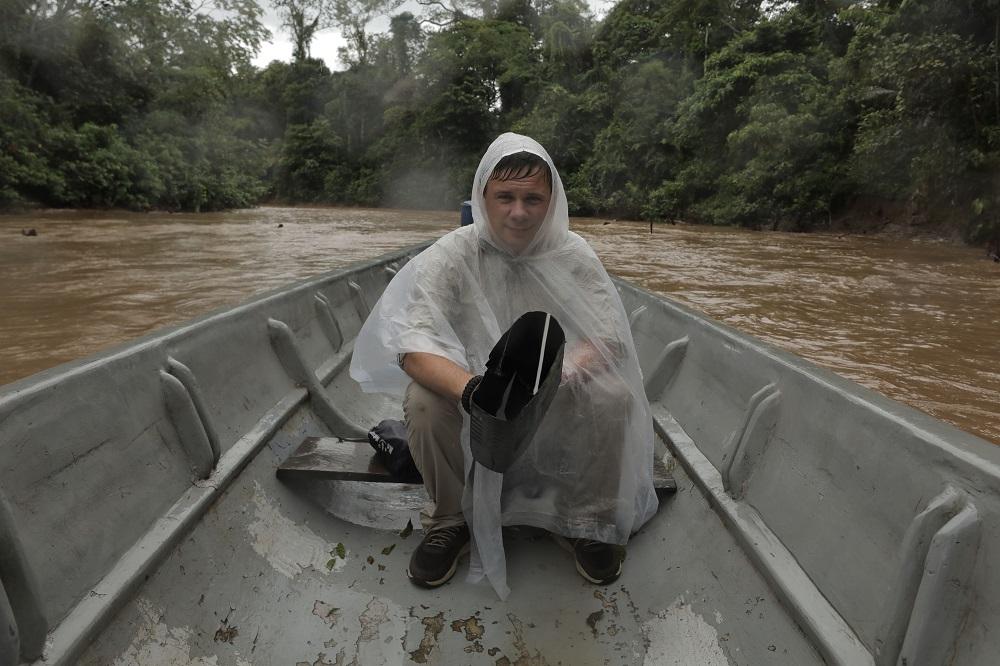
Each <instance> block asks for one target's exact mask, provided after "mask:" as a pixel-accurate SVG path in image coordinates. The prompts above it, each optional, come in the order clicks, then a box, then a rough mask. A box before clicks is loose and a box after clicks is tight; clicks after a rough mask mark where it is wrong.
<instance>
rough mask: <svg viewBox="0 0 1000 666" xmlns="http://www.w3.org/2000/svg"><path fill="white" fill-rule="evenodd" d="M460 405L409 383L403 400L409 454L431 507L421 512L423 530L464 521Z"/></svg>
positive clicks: (414, 383) (463, 464)
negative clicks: (418, 471)
mask: <svg viewBox="0 0 1000 666" xmlns="http://www.w3.org/2000/svg"><path fill="white" fill-rule="evenodd" d="M460 409H461V407H460V406H459V405H458V403H454V402H452V401H451V400H449V399H448V398H445V397H443V396H440V395H438V394H437V393H434V392H433V391H431V390H429V389H426V388H424V387H423V386H421V385H420V384H418V383H416V382H411V383H410V385H409V386H408V387H407V389H406V396H405V397H404V399H403V414H404V415H405V419H406V432H407V435H408V436H409V446H410V454H411V455H412V456H413V462H414V463H416V465H417V469H419V470H420V474H421V475H422V476H423V477H424V487H425V488H427V494H428V495H430V497H431V504H430V506H428V507H426V508H425V509H424V510H423V511H421V512H420V520H421V523H422V524H423V527H424V529H425V530H430V529H434V528H438V527H448V526H451V525H458V524H461V523H464V522H465V516H464V515H463V514H462V493H463V491H464V490H465V458H464V456H463V454H462V441H461V437H462V413H461V412H460V411H459V410H460Z"/></svg>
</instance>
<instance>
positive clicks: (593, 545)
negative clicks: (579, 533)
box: [576, 539, 606, 550]
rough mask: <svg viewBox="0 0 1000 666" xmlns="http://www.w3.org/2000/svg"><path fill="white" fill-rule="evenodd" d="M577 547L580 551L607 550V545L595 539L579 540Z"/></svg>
mask: <svg viewBox="0 0 1000 666" xmlns="http://www.w3.org/2000/svg"><path fill="white" fill-rule="evenodd" d="M576 547H577V548H578V549H580V550H596V549H598V548H605V547H606V545H605V544H603V543H601V542H600V541H594V540H593V539H577V540H576Z"/></svg>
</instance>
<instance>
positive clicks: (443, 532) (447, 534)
mask: <svg viewBox="0 0 1000 666" xmlns="http://www.w3.org/2000/svg"><path fill="white" fill-rule="evenodd" d="M463 527H464V526H463V525H453V526H452V527H442V528H441V529H439V530H434V531H433V532H431V533H430V534H428V535H427V540H426V541H424V545H426V546H427V547H428V548H439V549H441V550H444V549H445V548H447V547H448V546H449V545H450V544H451V542H452V540H453V539H454V538H455V537H457V536H458V534H459V532H461V531H462V528H463Z"/></svg>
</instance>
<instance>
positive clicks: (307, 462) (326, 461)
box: [277, 437, 677, 497]
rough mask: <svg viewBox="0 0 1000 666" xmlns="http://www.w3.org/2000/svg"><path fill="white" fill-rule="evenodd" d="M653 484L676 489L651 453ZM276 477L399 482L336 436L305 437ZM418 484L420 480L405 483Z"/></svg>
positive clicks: (661, 492) (361, 446)
mask: <svg viewBox="0 0 1000 666" xmlns="http://www.w3.org/2000/svg"><path fill="white" fill-rule="evenodd" d="M653 460H654V461H653V487H654V488H655V489H656V494H657V496H658V497H664V496H666V495H672V494H673V493H675V492H677V482H676V481H674V477H673V476H672V475H671V474H670V472H669V471H668V470H667V467H666V465H665V464H664V463H663V460H662V459H661V458H660V457H658V456H654V459H653ZM277 476H278V478H279V479H282V480H286V481H291V480H296V479H297V480H306V479H310V480H318V479H325V480H328V481H365V482H369V483H399V482H398V481H397V480H396V479H395V478H393V476H392V475H391V474H390V473H389V470H387V469H386V468H385V466H384V465H382V463H381V462H379V460H378V458H377V457H376V456H375V455H374V452H373V451H372V448H371V446H369V445H368V442H367V441H361V442H358V441H352V440H345V439H341V438H339V437H306V438H305V439H304V440H303V441H302V443H301V444H300V445H299V446H298V448H297V449H295V451H294V452H293V453H292V455H290V456H289V457H288V458H287V459H286V460H285V462H283V463H281V465H279V466H278V470H277ZM406 485H420V484H406Z"/></svg>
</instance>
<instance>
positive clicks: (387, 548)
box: [382, 544, 396, 555]
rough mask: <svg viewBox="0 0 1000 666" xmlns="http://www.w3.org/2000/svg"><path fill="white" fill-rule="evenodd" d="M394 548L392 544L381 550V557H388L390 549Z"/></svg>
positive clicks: (394, 545)
mask: <svg viewBox="0 0 1000 666" xmlns="http://www.w3.org/2000/svg"><path fill="white" fill-rule="evenodd" d="M395 547H396V544H392V545H391V546H386V547H385V548H383V549H382V554H383V555H388V554H389V553H391V552H392V549H393V548H395Z"/></svg>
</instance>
